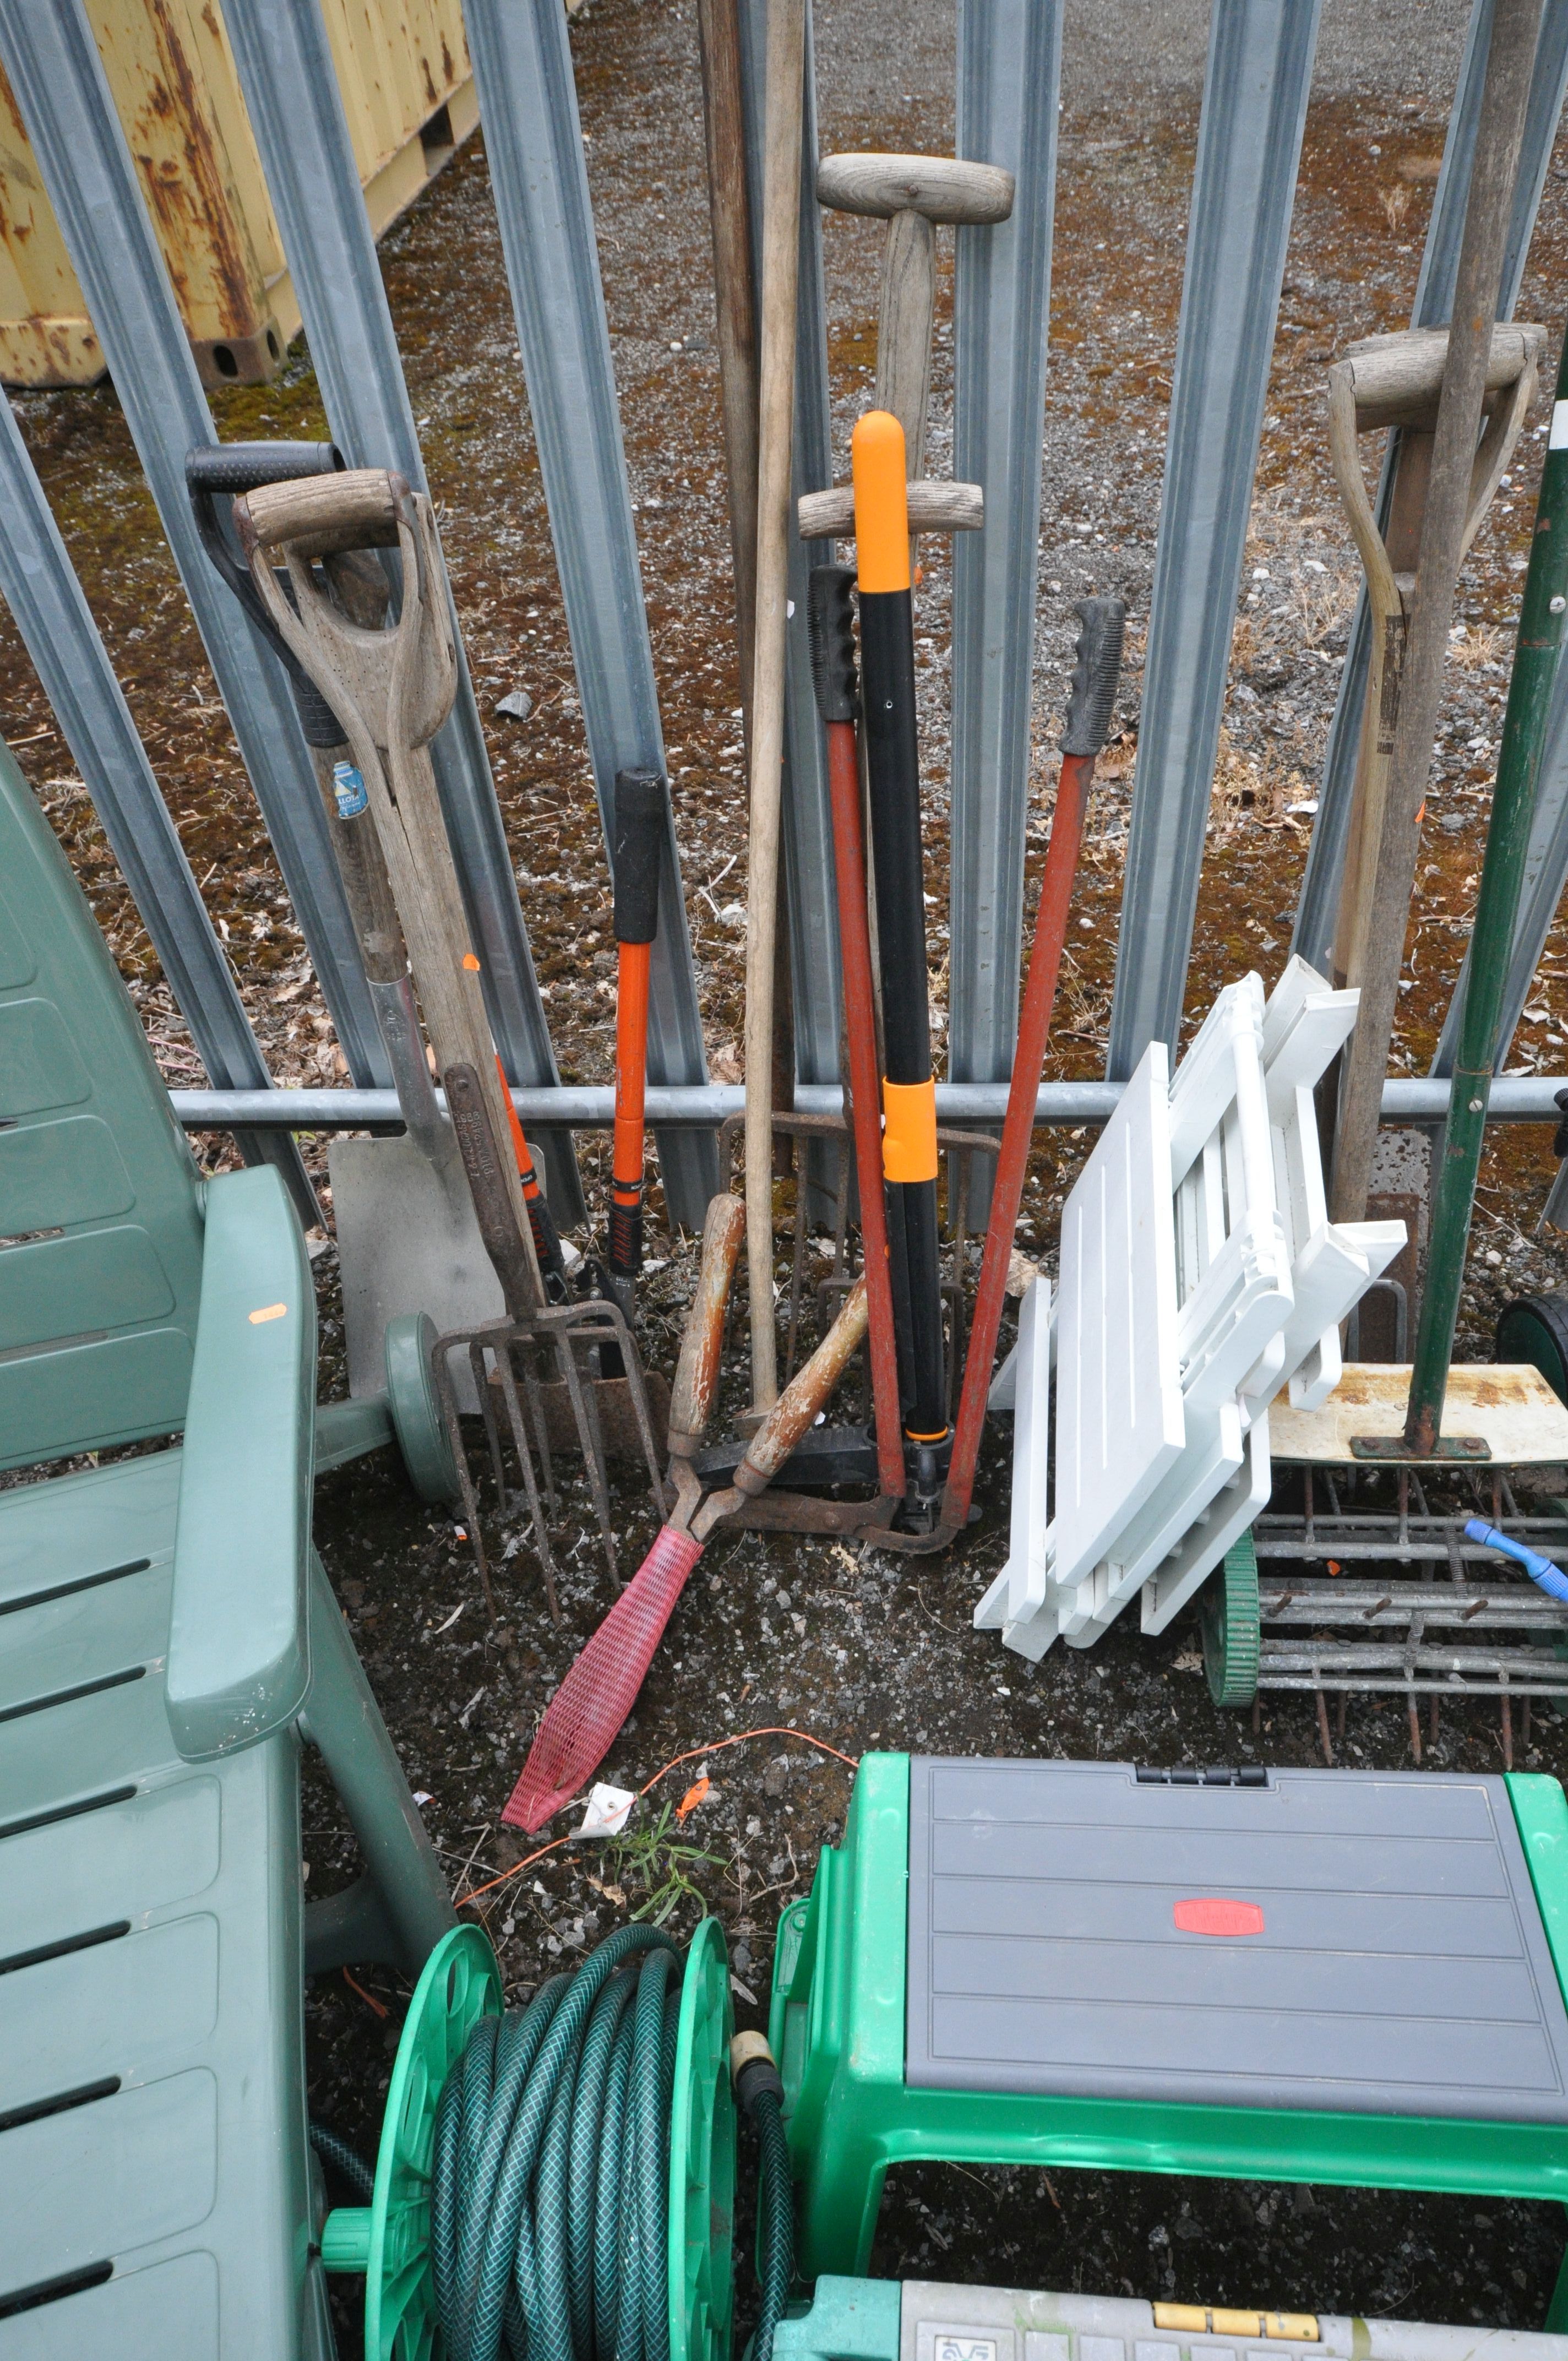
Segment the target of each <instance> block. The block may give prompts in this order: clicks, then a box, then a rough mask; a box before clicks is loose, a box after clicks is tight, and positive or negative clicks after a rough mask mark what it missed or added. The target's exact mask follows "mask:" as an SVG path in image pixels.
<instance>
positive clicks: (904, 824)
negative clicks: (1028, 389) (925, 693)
mask: <svg viewBox="0 0 1568 2361" xmlns="http://www.w3.org/2000/svg"><path fill="white" fill-rule="evenodd" d="M850 456H851V459H852V463H853V473H854V485H855V558H856V572H857V577H858V581H859V588H860V609H861V703H862V707H863V709H864V726H865V734H866V779H867V785H868V789H869V793H870V799H871V821H872V868H873V871H874V873H875V877H876V915H877V951H878V961H879V964H880V966H881V969H882V1032H883V1143H882V1149H883V1172H884V1173H885V1175H886V1180H887V1226H888V1255H889V1266H890V1271H891V1276H892V1280H893V1301H894V1326H895V1330H896V1333H897V1336H898V1347H899V1352H898V1361H899V1387H900V1391H901V1393H902V1396H903V1411H904V1433H905V1439H906V1440H907V1442H908V1443H909V1444H912V1445H913V1446H914V1452H915V1483H916V1492H917V1493H918V1494H919V1495H920V1496H921V1497H923V1498H926V1499H930V1498H932V1497H934V1495H935V1492H936V1488H937V1481H938V1473H939V1470H940V1466H941V1457H942V1455H943V1453H944V1452H945V1449H946V1445H947V1443H948V1411H947V1401H948V1389H947V1364H946V1353H945V1350H944V1345H943V1338H942V1282H941V1269H940V1265H939V1262H938V1235H937V1085H936V1082H935V1080H934V1079H933V1077H932V1072H931V1019H930V1001H929V994H928V986H927V972H926V897H925V867H924V862H923V861H922V858H921V848H920V757H919V745H918V740H917V737H916V720H915V634H914V617H913V612H912V609H911V605H910V580H909V504H908V496H907V487H906V483H905V448H904V429H903V427H902V426H901V425H900V424H899V423H898V421H897V419H896V418H894V416H893V414H892V412H889V411H885V410H871V411H868V412H866V414H865V416H864V417H863V418H861V419H860V420H859V421H858V422H857V423H856V426H855V431H854V435H853V438H852V440H851V444H850Z"/></svg>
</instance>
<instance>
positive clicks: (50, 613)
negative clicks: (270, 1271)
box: [0, 395, 321, 1228]
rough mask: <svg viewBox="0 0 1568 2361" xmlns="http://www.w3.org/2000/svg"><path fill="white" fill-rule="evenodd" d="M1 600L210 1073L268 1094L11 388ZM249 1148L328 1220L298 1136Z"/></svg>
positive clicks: (1, 474) (2, 444)
mask: <svg viewBox="0 0 1568 2361" xmlns="http://www.w3.org/2000/svg"><path fill="white" fill-rule="evenodd" d="M0 598H4V599H5V604H6V606H7V607H8V608H9V609H10V610H11V616H12V620H13V621H14V622H15V623H16V629H17V631H19V632H20V633H21V635H22V641H23V644H24V645H25V647H26V648H27V653H28V655H29V656H30V657H31V658H32V661H33V668H34V670H35V671H36V672H37V674H38V678H39V680H40V681H41V682H42V683H43V689H44V695H45V696H46V697H48V698H49V704H50V705H51V707H52V708H53V709H54V715H55V719H56V720H57V721H58V722H59V723H60V734H61V736H62V737H63V738H64V740H65V742H66V744H67V746H68V747H69V748H70V750H71V758H72V760H73V761H74V763H75V764H76V767H77V769H78V770H79V771H80V772H81V774H82V785H83V786H84V787H85V788H86V790H87V793H88V795H89V796H91V797H92V800H93V810H94V811H95V812H96V813H97V815H98V818H99V821H100V823H101V824H102V827H103V830H104V836H105V837H106V839H107V840H108V845H109V850H110V851H111V852H112V853H113V854H114V856H115V860H116V861H117V862H118V863H119V866H120V873H121V875H122V876H123V877H124V879H125V881H126V885H127V887H128V888H129V890H130V896H131V899H132V901H133V902H134V903H135V904H136V906H137V915H138V916H139V917H140V919H141V922H142V924H143V926H144V927H145V928H147V932H148V941H149V942H150V943H151V945H152V948H153V950H155V951H156V952H157V954H158V958H159V965H160V966H161V967H162V969H163V973H164V977H165V979H166V981H167V983H168V985H169V989H170V992H171V993H172V994H173V995H174V999H175V1003H176V1005H177V1006H178V1007H179V1009H180V1011H181V1015H182V1016H184V1018H185V1021H186V1023H187V1024H188V1025H189V1027H190V1028H191V1038H192V1041H193V1042H194V1043H195V1045H196V1053H197V1055H198V1056H199V1057H200V1059H201V1060H202V1063H203V1066H205V1068H206V1070H207V1076H208V1080H209V1081H210V1082H212V1083H213V1085H214V1088H215V1089H218V1090H241V1091H256V1092H269V1091H270V1089H271V1083H270V1080H269V1075H268V1071H267V1062H266V1060H265V1059H264V1058H263V1057H262V1054H261V1046H260V1044H259V1042H258V1040H257V1038H256V1036H255V1034H254V1033H253V1032H252V1031H251V1028H250V1019H249V1017H248V1016H247V1015H246V1013H245V1005H244V1003H243V1002H242V1000H241V999H240V996H239V991H238V987H237V986H236V983H235V980H234V977H233V975H232V973H231V972H230V970H229V964H228V961H227V960H226V959H225V956H224V950H223V945H222V944H221V943H220V942H219V940H218V938H217V935H216V932H215V931H214V927H213V922H212V920H211V918H210V917H208V916H207V909H206V905H205V903H204V902H203V899H202V896H201V894H200V892H199V891H198V888H197V884H196V880H195V878H194V877H193V876H192V873H191V864H190V862H188V861H187V860H186V858H185V850H184V847H183V846H182V845H181V841H180V838H179V835H178V833H177V831H176V829H175V826H174V822H173V820H172V819H171V818H170V816H169V807H168V806H167V805H166V804H165V802H164V800H163V797H162V796H160V795H159V791H158V782H157V781H156V779H155V778H154V777H153V774H152V765H151V764H150V763H149V762H148V758H147V749H146V748H145V747H144V746H143V744H142V741H141V739H140V737H139V736H138V735H137V726H136V723H135V722H134V721H133V720H132V719H131V715H130V708H129V707H128V706H127V705H126V699H125V693H124V691H123V690H122V688H121V686H120V684H119V682H118V680H117V679H116V678H115V668H114V666H113V664H111V663H110V662H109V655H108V651H107V649H106V648H105V647H104V642H103V641H102V640H101V639H100V638H99V636H98V627H97V625H96V624H95V623H94V622H93V617H92V613H91V611H90V609H89V608H88V605H87V600H86V598H85V597H84V595H83V593H82V585H81V583H80V582H79V581H78V580H77V578H76V575H75V572H74V571H73V569H72V567H71V560H70V558H69V557H68V556H67V555H66V549H65V543H64V542H63V540H62V539H61V537H60V527H59V526H58V525H57V524H56V522H55V521H54V512H53V511H52V510H51V509H50V507H49V500H48V499H47V498H46V496H45V493H44V488H43V486H42V485H41V484H40V483H39V481H38V473H37V470H36V469H35V467H34V466H33V463H32V460H31V458H30V457H29V456H28V453H27V445H26V444H25V443H24V442H23V440H22V434H21V429H20V428H19V427H18V425H17V423H16V413H15V412H13V410H12V408H11V405H10V403H9V402H8V401H6V400H5V398H4V396H3V395H0ZM252 1143H254V1145H251V1144H252ZM241 1144H242V1147H246V1146H249V1147H250V1156H249V1157H247V1161H248V1160H250V1157H260V1158H262V1159H265V1160H266V1161H267V1162H268V1163H269V1164H276V1165H277V1166H278V1168H279V1170H280V1172H281V1173H282V1175H283V1178H284V1180H286V1181H287V1182H288V1184H289V1188H290V1191H291V1194H292V1196H293V1199H294V1202H295V1204H296V1205H297V1206H298V1208H299V1212H300V1217H301V1219H302V1222H303V1223H304V1224H305V1225H306V1227H307V1228H309V1227H310V1226H311V1225H312V1224H313V1223H316V1222H319V1221H320V1219H321V1208H320V1207H319V1206H318V1205H317V1203H316V1201H315V1192H314V1191H313V1189H312V1187H311V1183H310V1180H309V1178H308V1177H307V1175H306V1172H305V1168H304V1165H303V1163H302V1161H301V1158H300V1151H299V1149H298V1148H297V1147H296V1146H295V1144H294V1141H293V1138H292V1137H291V1134H290V1133H289V1132H288V1131H286V1130H280V1131H269V1132H258V1133H250V1134H247V1135H246V1137H245V1138H244V1139H242V1143H241Z"/></svg>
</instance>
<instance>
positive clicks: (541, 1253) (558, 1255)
mask: <svg viewBox="0 0 1568 2361" xmlns="http://www.w3.org/2000/svg"><path fill="white" fill-rule="evenodd" d="M523 1203H524V1204H525V1205H526V1206H527V1208H528V1226H529V1228H530V1229H531V1230H532V1233H533V1255H534V1259H535V1261H536V1262H537V1263H538V1265H539V1268H540V1270H541V1271H542V1272H543V1274H544V1276H545V1277H546V1278H547V1279H564V1278H565V1275H566V1257H565V1255H564V1254H563V1253H562V1251H561V1233H560V1232H559V1230H557V1228H556V1227H555V1216H554V1213H552V1212H551V1211H550V1207H549V1204H548V1202H546V1199H545V1195H544V1191H543V1189H537V1188H536V1189H534V1190H533V1191H532V1193H531V1194H529V1195H526V1196H525V1197H524V1198H523Z"/></svg>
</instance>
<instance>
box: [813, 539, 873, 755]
mask: <svg viewBox="0 0 1568 2361" xmlns="http://www.w3.org/2000/svg"><path fill="white" fill-rule="evenodd" d="M854 587H855V569H854V567H853V566H813V567H812V569H811V574H810V577H809V580H808V582H807V585H806V633H807V637H808V639H809V641H810V645H811V686H812V687H813V688H814V689H815V690H816V691H817V711H818V713H820V715H821V716H822V719H823V720H824V722H830V721H858V720H859V719H860V713H861V697H860V687H859V684H858V682H857V680H856V677H855V609H854V601H853V599H852V598H851V596H850V593H851V592H852V591H853V589H854Z"/></svg>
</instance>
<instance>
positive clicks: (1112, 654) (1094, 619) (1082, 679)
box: [1061, 598, 1127, 754]
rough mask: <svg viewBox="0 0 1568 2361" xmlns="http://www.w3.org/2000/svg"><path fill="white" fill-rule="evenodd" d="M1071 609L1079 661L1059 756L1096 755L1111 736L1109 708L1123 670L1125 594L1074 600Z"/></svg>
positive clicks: (1125, 618)
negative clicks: (1077, 625) (1077, 627)
mask: <svg viewBox="0 0 1568 2361" xmlns="http://www.w3.org/2000/svg"><path fill="white" fill-rule="evenodd" d="M1072 611H1073V613H1074V614H1075V615H1077V616H1078V617H1079V619H1080V621H1081V623H1082V625H1083V629H1082V630H1081V631H1080V632H1079V635H1078V663H1077V664H1076V666H1075V667H1074V670H1073V675H1072V686H1071V688H1070V689H1069V692H1068V700H1067V727H1066V729H1065V730H1063V731H1062V734H1061V751H1062V752H1063V753H1064V754H1098V753H1099V752H1100V750H1101V748H1102V746H1103V745H1104V743H1105V741H1106V739H1107V738H1109V736H1110V735H1111V709H1112V708H1113V706H1114V704H1115V702H1116V683H1117V681H1118V680H1119V679H1120V677H1121V672H1122V626H1123V625H1124V622H1125V621H1126V620H1127V603H1126V600H1125V599H1124V598H1078V599H1075V600H1074V602H1073V609H1072Z"/></svg>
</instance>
